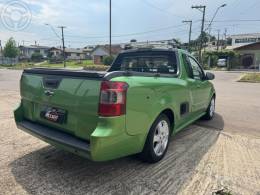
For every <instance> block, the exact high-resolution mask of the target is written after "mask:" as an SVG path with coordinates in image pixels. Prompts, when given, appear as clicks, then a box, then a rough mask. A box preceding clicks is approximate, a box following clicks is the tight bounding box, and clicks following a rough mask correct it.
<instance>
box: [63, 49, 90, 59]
mask: <svg viewBox="0 0 260 195" xmlns="http://www.w3.org/2000/svg"><path fill="white" fill-rule="evenodd" d="M65 56H66V59H67V60H85V59H86V54H85V52H84V51H83V49H80V48H76V49H74V48H65Z"/></svg>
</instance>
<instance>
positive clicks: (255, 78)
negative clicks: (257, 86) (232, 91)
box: [238, 73, 260, 83]
mask: <svg viewBox="0 0 260 195" xmlns="http://www.w3.org/2000/svg"><path fill="white" fill-rule="evenodd" d="M238 81H239V82H251V83H260V73H246V74H244V75H242V76H241V78H240V79H239V80H238Z"/></svg>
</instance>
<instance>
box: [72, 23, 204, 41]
mask: <svg viewBox="0 0 260 195" xmlns="http://www.w3.org/2000/svg"><path fill="white" fill-rule="evenodd" d="M198 21H200V20H197V21H195V22H194V23H196V22H198ZM183 26H185V24H180V25H173V26H168V27H162V28H158V29H153V30H149V31H143V32H136V33H127V34H119V35H112V37H113V38H116V37H129V36H135V35H143V34H149V33H154V32H160V31H165V30H169V29H172V28H179V27H183ZM67 37H77V38H86V39H98V38H108V36H105V35H100V36H78V35H67Z"/></svg>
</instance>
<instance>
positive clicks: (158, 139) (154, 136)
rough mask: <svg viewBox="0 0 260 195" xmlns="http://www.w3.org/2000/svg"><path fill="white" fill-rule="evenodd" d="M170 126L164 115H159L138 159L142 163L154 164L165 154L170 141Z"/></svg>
mask: <svg viewBox="0 0 260 195" xmlns="http://www.w3.org/2000/svg"><path fill="white" fill-rule="evenodd" d="M170 130H171V124H170V121H169V118H168V117H167V116H166V115H165V114H161V115H160V116H159V117H158V118H157V119H156V120H155V121H154V123H153V125H152V127H151V128H150V131H149V133H148V136H147V138H146V142H145V145H144V148H143V151H142V152H141V154H140V157H141V159H142V160H143V161H145V162H149V163H156V162H158V161H160V160H161V159H162V158H163V157H164V155H165V154H166V152H167V149H168V146H169V141H170Z"/></svg>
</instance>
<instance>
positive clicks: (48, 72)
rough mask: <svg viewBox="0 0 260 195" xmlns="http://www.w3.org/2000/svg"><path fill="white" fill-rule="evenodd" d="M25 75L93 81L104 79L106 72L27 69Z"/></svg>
mask: <svg viewBox="0 0 260 195" xmlns="http://www.w3.org/2000/svg"><path fill="white" fill-rule="evenodd" d="M23 73H28V74H44V75H57V76H68V77H85V78H93V79H102V78H103V77H104V76H105V74H106V72H94V71H86V70H67V69H53V68H32V69H25V70H24V71H23Z"/></svg>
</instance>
